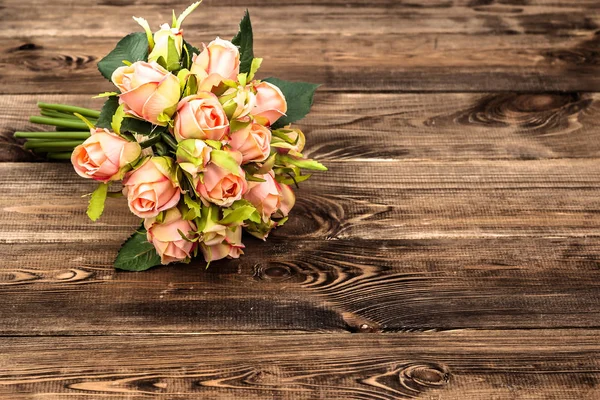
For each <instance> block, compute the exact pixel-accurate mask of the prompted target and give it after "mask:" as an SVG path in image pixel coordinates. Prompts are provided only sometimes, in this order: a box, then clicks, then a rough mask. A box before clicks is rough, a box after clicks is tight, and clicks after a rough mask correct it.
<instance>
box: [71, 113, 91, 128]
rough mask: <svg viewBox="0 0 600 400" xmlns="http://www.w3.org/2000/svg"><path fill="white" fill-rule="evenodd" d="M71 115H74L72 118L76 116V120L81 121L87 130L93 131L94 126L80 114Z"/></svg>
mask: <svg viewBox="0 0 600 400" xmlns="http://www.w3.org/2000/svg"><path fill="white" fill-rule="evenodd" d="M73 115H74V116H76V117H77V118H79V119H80V120H81V121H82V122H83V123H84V124H86V126H87V127H88V128H89V129H94V128H95V126H94V124H92V123H91V122H90V120H89V119H87V118H86V117H84V116H83V115H81V114H79V113H73Z"/></svg>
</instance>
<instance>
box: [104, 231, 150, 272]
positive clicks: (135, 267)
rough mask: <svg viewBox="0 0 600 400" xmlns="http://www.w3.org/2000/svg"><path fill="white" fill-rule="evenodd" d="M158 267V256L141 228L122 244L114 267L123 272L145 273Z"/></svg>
mask: <svg viewBox="0 0 600 400" xmlns="http://www.w3.org/2000/svg"><path fill="white" fill-rule="evenodd" d="M157 265H160V256H159V255H158V254H157V253H156V249H155V248H154V246H153V245H152V243H150V242H148V239H147V237H146V230H145V229H144V228H143V227H141V228H140V229H138V230H137V231H135V232H134V233H133V235H131V236H130V237H129V239H127V241H125V243H123V246H121V249H120V250H119V254H118V255H117V258H116V259H115V263H114V266H115V268H117V269H122V270H125V271H145V270H147V269H149V268H152V267H155V266H157Z"/></svg>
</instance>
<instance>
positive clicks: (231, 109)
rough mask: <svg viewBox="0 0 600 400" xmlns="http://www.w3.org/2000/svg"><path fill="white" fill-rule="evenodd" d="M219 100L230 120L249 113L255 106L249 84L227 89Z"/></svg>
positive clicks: (254, 97) (253, 95) (254, 98)
mask: <svg viewBox="0 0 600 400" xmlns="http://www.w3.org/2000/svg"><path fill="white" fill-rule="evenodd" d="M219 101H220V102H221V104H223V109H224V110H225V113H226V114H227V116H228V117H229V119H230V120H232V119H237V118H242V117H245V116H247V115H249V114H250V113H251V112H252V110H253V109H254V107H255V106H256V95H255V94H254V92H253V91H252V87H250V86H238V87H237V88H229V89H227V90H226V91H225V92H224V93H223V94H222V95H221V96H219Z"/></svg>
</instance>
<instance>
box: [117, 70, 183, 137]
mask: <svg viewBox="0 0 600 400" xmlns="http://www.w3.org/2000/svg"><path fill="white" fill-rule="evenodd" d="M112 81H113V83H114V84H115V85H116V86H117V87H118V88H119V90H120V91H121V94H120V95H119V102H121V103H122V104H125V112H127V113H128V114H131V115H134V116H136V117H138V118H142V119H145V120H146V121H150V122H152V123H153V124H155V125H163V126H164V125H166V122H164V121H159V118H158V117H159V116H160V115H161V114H163V113H164V114H166V115H167V116H169V117H170V116H172V115H173V113H174V112H175V109H176V108H177V102H178V101H179V97H180V94H181V92H180V91H181V89H180V87H179V80H178V79H177V77H176V76H175V75H173V74H172V73H170V72H169V71H167V70H166V69H164V68H163V67H161V66H160V65H159V64H158V63H156V62H150V63H147V62H144V61H137V62H135V63H133V64H132V65H131V66H124V67H119V68H117V69H116V70H115V72H113V74H112Z"/></svg>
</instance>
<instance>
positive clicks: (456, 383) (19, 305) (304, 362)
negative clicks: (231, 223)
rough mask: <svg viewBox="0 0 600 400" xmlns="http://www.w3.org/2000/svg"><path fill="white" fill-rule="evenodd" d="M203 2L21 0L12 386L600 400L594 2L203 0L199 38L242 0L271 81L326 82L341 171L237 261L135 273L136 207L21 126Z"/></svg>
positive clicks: (7, 7) (11, 76) (11, 203)
mask: <svg viewBox="0 0 600 400" xmlns="http://www.w3.org/2000/svg"><path fill="white" fill-rule="evenodd" d="M188 2H189V1H187V0H186V1H178V2H176V3H177V4H169V6H165V5H164V3H166V2H164V1H159V0H147V1H146V0H105V1H99V2H92V1H84V0H81V1H71V0H52V1H49V0H30V1H27V2H24V1H21V0H3V1H2V2H1V4H2V5H1V7H0V8H2V10H1V13H2V16H1V17H0V18H1V20H2V28H1V30H0V49H1V53H0V92H1V93H2V94H1V95H0V109H1V110H2V118H1V121H0V134H1V137H0V160H1V161H2V163H0V188H1V190H0V255H1V258H2V263H1V264H0V335H1V336H0V397H1V398H3V399H30V398H31V399H33V398H36V399H41V398H43V399H104V398H110V397H114V398H128V399H129V398H132V399H133V398H142V397H156V398H160V399H191V398H194V399H196V398H197V399H200V398H202V399H231V398H238V399H344V400H345V399H379V400H381V399H401V398H409V397H416V398H422V399H460V400H464V399H467V400H468V399H477V400H484V399H485V400H487V399H560V400H565V399H598V398H600V359H599V356H600V337H599V333H600V231H599V227H600V163H599V162H598V160H599V158H598V157H599V156H600V120H599V117H600V106H599V104H600V101H598V100H599V99H600V95H598V94H597V93H596V92H600V67H599V64H600V62H599V61H600V3H599V1H598V0H579V1H560V0H530V1H527V0H431V1H418V0H410V1H400V0H397V1H394V0H372V1H368V2H367V1H360V0H356V1H346V0H329V1H327V2H319V1H316V0H290V1H286V2H282V1H281V0H223V1H216V0H214V1H210V0H207V1H206V2H205V3H206V4H204V5H202V6H201V8H200V9H199V10H198V11H197V12H196V13H195V14H194V15H193V16H192V17H190V18H189V20H188V21H186V24H185V34H186V35H187V37H188V38H189V39H190V40H191V41H192V42H200V41H209V40H210V39H211V38H213V37H214V36H216V35H220V36H222V37H225V38H230V37H231V36H232V35H233V34H234V33H235V32H236V30H237V22H238V20H239V18H241V15H242V13H243V8H244V7H246V6H247V7H248V8H249V9H250V12H251V14H252V17H253V22H254V26H255V38H256V44H255V49H256V53H257V54H258V55H260V56H261V57H264V59H265V61H264V63H263V69H262V73H263V75H262V76H263V77H264V76H269V75H277V76H280V77H282V78H284V79H290V80H307V81H311V82H321V83H324V86H323V87H322V88H321V89H320V91H319V92H318V95H317V97H316V104H315V107H314V111H313V113H312V114H311V115H310V117H309V118H307V119H306V120H304V121H303V122H302V123H301V126H302V127H303V128H304V130H305V132H306V133H307V137H308V138H309V147H308V151H307V154H309V155H310V156H312V157H315V158H317V159H319V160H321V161H322V162H324V163H326V164H327V165H328V166H329V167H330V172H329V173H326V174H320V175H319V176H318V177H316V178H315V179H314V180H311V181H309V182H307V183H305V184H303V185H302V188H301V190H299V191H298V205H297V208H296V209H295V212H294V214H293V216H292V218H291V220H290V222H289V223H288V224H287V225H286V226H285V227H284V228H282V229H280V230H278V231H277V232H276V233H275V234H274V235H273V237H272V239H271V240H269V241H268V242H266V243H262V242H259V241H257V240H251V239H248V243H247V244H248V249H247V255H246V256H245V257H243V258H242V259H240V260H230V261H224V262H218V263H215V264H214V265H213V266H211V268H210V269H208V270H207V271H205V270H204V269H203V268H202V266H201V264H200V263H197V264H192V265H187V266H172V267H165V268H157V269H155V270H151V271H148V272H144V273H125V272H117V271H115V270H114V269H113V268H112V261H113V259H114V257H115V255H116V253H117V250H118V249H119V246H120V243H121V242H122V241H123V240H124V239H125V238H126V237H127V236H128V234H129V233H130V232H131V230H132V228H134V227H135V226H136V223H137V222H136V221H137V220H136V218H135V217H133V216H132V215H130V214H129V212H128V210H127V206H126V204H125V203H124V202H123V201H122V200H118V199H111V200H109V204H108V212H107V213H106V215H105V216H104V217H103V218H102V219H101V220H100V222H99V223H91V222H89V221H88V220H87V219H86V216H85V214H84V210H85V204H86V199H82V198H81V197H80V196H81V194H83V193H87V192H90V191H91V189H92V187H93V185H92V184H91V183H89V182H87V181H84V180H82V179H79V178H78V177H77V176H76V175H75V174H74V173H73V172H72V170H71V168H70V165H68V164H58V163H53V164H52V163H40V162H33V161H35V160H33V158H32V157H31V154H29V153H28V152H27V151H25V150H23V149H22V148H21V147H20V143H19V142H17V141H15V140H14V139H13V138H12V133H13V132H14V131H15V130H34V126H33V125H31V124H29V123H28V122H27V116H28V115H30V114H32V113H34V112H35V103H36V101H37V100H43V101H49V102H64V103H80V104H82V105H87V106H95V107H100V105H101V100H92V99H91V98H90V97H91V95H93V94H96V93H98V92H101V91H105V90H112V89H111V85H110V83H108V82H106V81H104V80H103V79H102V77H101V76H100V75H99V73H97V71H96V62H97V61H98V59H99V58H100V57H102V56H103V55H104V54H105V53H107V52H108V51H109V50H110V49H111V48H112V47H113V46H114V44H115V43H116V41H117V39H118V38H119V37H121V36H123V35H125V34H126V33H128V32H130V31H133V30H137V29H138V27H137V25H136V24H135V23H134V22H133V21H132V20H131V18H130V17H131V15H136V16H144V17H146V18H147V19H148V20H149V21H151V23H152V24H153V26H156V25H158V23H159V22H163V21H167V20H168V19H169V18H170V6H171V5H173V6H174V7H175V8H176V9H177V10H181V9H183V8H184V6H185V5H187V3H188ZM171 3H175V2H171Z"/></svg>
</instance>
